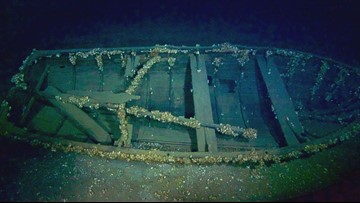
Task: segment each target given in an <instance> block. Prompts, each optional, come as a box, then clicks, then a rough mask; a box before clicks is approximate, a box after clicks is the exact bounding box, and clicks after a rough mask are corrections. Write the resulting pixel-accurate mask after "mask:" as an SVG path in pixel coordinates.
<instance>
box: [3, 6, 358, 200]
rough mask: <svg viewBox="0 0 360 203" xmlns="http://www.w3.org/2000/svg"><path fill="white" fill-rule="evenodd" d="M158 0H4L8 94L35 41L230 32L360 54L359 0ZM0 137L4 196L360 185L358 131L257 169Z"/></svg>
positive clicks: (101, 196)
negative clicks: (124, 0) (133, 158)
mask: <svg viewBox="0 0 360 203" xmlns="http://www.w3.org/2000/svg"><path fill="white" fill-rule="evenodd" d="M151 2H152V3H145V2H144V1H138V2H137V3H134V4H129V5H127V4H117V5H116V6H114V5H113V3H114V2H112V1H110V2H106V3H104V4H102V5H99V6H96V5H95V3H94V2H93V1H90V3H88V2H87V4H85V1H80V2H78V3H76V4H75V5H67V4H63V3H62V4H58V2H50V3H44V2H43V1H32V2H31V3H29V2H27V1H1V2H0V11H1V12H0V17H1V18H0V19H1V21H0V25H1V27H2V28H1V30H2V32H1V34H0V44H1V48H0V58H1V61H0V78H1V81H2V82H1V85H0V92H1V94H0V99H3V98H4V97H5V95H6V90H7V89H8V88H9V87H10V86H11V83H10V78H11V76H12V75H13V74H15V73H16V72H17V71H18V67H19V66H20V65H21V61H22V60H23V59H24V58H25V57H26V56H27V55H28V54H29V53H30V51H31V49H33V48H37V49H61V48H94V47H123V46H144V45H155V44H175V45H183V44H184V45H195V44H201V45H211V44H214V43H222V42H231V43H238V44H248V45H266V46H267V45H269V46H278V47H283V48H295V49H299V50H304V51H309V52H315V53H320V54H323V55H326V56H331V57H335V58H336V59H339V60H341V61H344V62H347V63H351V64H359V58H360V57H359V52H358V51H357V46H356V45H357V44H359V43H356V42H357V40H358V37H357V36H359V31H358V29H359V24H358V22H355V19H356V18H355V17H356V16H357V13H358V12H356V9H357V8H360V7H359V6H356V4H358V3H357V2H352V3H350V4H348V5H347V4H341V6H340V7H339V4H340V2H338V3H334V5H331V4H328V3H327V2H325V4H328V5H324V3H321V2H320V3H314V4H312V3H309V2H305V3H304V2H301V3H296V4H301V6H300V8H299V9H298V10H293V12H292V9H294V7H295V6H291V5H285V6H284V7H282V6H283V5H282V3H284V2H282V1H274V2H273V1H271V2H263V3H264V4H258V3H249V2H241V3H235V4H234V3H230V1H229V2H225V3H221V4H220V3H218V2H217V3H214V4H211V3H208V2H206V3H204V2H202V1H200V2H202V3H199V2H196V3H194V2H193V1H185V2H178V3H176V4H173V3H163V2H159V1H151ZM47 4H48V5H47ZM222 4H229V6H228V7H222V6H221V5H222ZM285 4H289V3H285ZM286 6H287V7H286ZM298 6H299V5H298ZM306 6H310V7H309V8H305V7H306ZM80 7H81V8H82V12H83V13H81V12H80V13H79V8H80ZM304 9H306V10H307V13H306V14H303V11H304ZM99 11H101V13H99ZM0 146H1V147H0V163H1V164H0V165H1V167H0V174H1V177H0V185H1V186H0V197H1V198H0V200H1V201H8V200H9V201H87V200H88V201H90V200H94V201H104V200H105V201H106V200H108V201H137V200H139V201H155V200H160V201H241V200H278V199H288V198H290V197H291V198H293V197H294V196H298V195H302V194H305V193H309V192H312V191H317V190H320V192H318V193H316V194H315V195H310V196H305V197H303V198H298V199H294V200H304V199H305V200H333V199H335V200H358V199H356V197H357V194H356V192H355V191H359V189H360V188H359V181H358V180H359V176H360V175H359V173H358V172H357V171H359V167H360V166H359V164H358V163H359V157H360V156H359V155H360V154H359V150H358V149H359V140H358V138H356V139H355V140H352V141H351V142H346V143H343V144H342V145H340V146H339V147H336V148H333V149H330V150H328V151H326V152H322V153H319V154H317V155H316V156H313V157H310V158H306V159H304V160H296V161H292V162H289V163H287V164H279V165H273V166H271V167H264V168H255V169H253V168H250V167H249V168H247V167H245V168H243V167H233V166H224V165H220V166H219V165H215V166H197V165H194V166H189V165H185V166H184V165H171V164H146V163H143V162H133V163H132V162H126V161H120V160H106V159H100V158H98V157H89V156H87V155H81V154H73V153H69V154H67V153H62V152H52V151H49V150H44V149H38V148H33V147H31V146H29V145H28V144H24V143H21V142H15V141H11V140H8V139H5V138H1V139H0ZM349 175H351V176H352V177H354V178H353V179H352V178H348V176H349ZM329 185H330V186H331V187H328V186H329ZM319 195H320V196H319ZM321 195H322V196H321Z"/></svg>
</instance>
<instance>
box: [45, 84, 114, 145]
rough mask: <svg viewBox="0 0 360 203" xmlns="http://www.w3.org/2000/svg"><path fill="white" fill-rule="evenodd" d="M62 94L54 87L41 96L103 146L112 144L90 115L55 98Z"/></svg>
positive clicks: (107, 135)
mask: <svg viewBox="0 0 360 203" xmlns="http://www.w3.org/2000/svg"><path fill="white" fill-rule="evenodd" d="M59 93H60V92H59V91H58V90H57V89H56V88H53V87H48V88H47V89H46V90H45V91H43V92H41V93H40V94H41V95H42V96H44V97H45V98H47V100H48V101H49V102H50V103H51V104H53V105H54V106H55V107H56V108H57V109H59V110H60V112H61V113H63V114H65V115H66V116H67V117H68V119H69V120H71V121H72V122H73V123H74V124H75V125H76V126H78V127H80V128H81V129H82V130H84V132H86V134H87V135H88V136H89V137H90V138H92V139H93V140H95V141H97V142H99V143H102V144H111V143H112V139H111V137H110V135H109V133H107V132H106V131H105V130H104V129H103V128H102V127H101V126H100V125H99V124H97V123H96V122H95V121H94V120H93V119H92V118H91V117H90V116H89V115H87V114H86V113H85V112H83V111H82V110H81V109H79V108H78V107H76V106H75V105H73V104H69V103H63V102H60V101H58V100H56V99H55V98H54V96H55V95H58V94H59Z"/></svg>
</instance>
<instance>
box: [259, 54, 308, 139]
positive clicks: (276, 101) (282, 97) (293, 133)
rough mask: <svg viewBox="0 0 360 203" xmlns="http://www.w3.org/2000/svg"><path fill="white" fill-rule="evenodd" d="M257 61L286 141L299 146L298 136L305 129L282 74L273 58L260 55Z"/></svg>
mask: <svg viewBox="0 0 360 203" xmlns="http://www.w3.org/2000/svg"><path fill="white" fill-rule="evenodd" d="M256 60H257V63H258V67H259V69H260V72H261V75H262V78H263V79H264V82H265V85H266V88H267V91H268V94H269V97H270V100H271V103H272V108H273V109H272V110H273V111H274V113H275V115H276V117H277V120H278V122H279V124H280V127H281V130H282V132H283V134H284V136H285V140H286V142H287V144H288V145H297V144H299V141H298V139H297V136H301V134H302V133H303V132H304V129H303V127H302V125H301V123H300V121H299V117H298V115H297V114H296V112H295V108H294V105H293V103H292V101H291V99H290V96H289V93H288V92H287V90H286V87H285V84H284V82H283V80H282V79H281V76H280V73H279V71H278V69H277V67H276V65H275V63H274V61H273V60H272V58H271V57H269V58H267V59H266V58H265V57H264V56H262V55H258V56H256Z"/></svg>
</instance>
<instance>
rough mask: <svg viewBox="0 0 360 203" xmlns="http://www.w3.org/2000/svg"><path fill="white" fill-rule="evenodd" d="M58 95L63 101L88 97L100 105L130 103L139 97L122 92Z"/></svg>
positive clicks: (71, 92)
mask: <svg viewBox="0 0 360 203" xmlns="http://www.w3.org/2000/svg"><path fill="white" fill-rule="evenodd" d="M58 95H59V96H61V97H62V98H64V99H65V98H68V97H71V96H79V97H84V96H88V97H89V98H90V99H92V100H94V101H96V102H98V103H99V104H102V105H104V104H107V103H112V104H122V103H125V102H128V101H131V100H138V99H140V96H138V95H130V94H127V93H123V92H121V93H113V92H112V91H103V92H98V91H80V90H74V91H68V92H67V93H66V94H65V93H59V94H58Z"/></svg>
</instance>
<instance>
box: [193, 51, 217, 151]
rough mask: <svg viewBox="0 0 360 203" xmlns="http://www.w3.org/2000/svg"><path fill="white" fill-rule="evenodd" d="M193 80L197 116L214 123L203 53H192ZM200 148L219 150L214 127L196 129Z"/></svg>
mask: <svg viewBox="0 0 360 203" xmlns="http://www.w3.org/2000/svg"><path fill="white" fill-rule="evenodd" d="M190 68H191V80H192V88H193V98H194V109H195V118H196V119H197V120H199V121H200V122H205V123H214V121H213V115H212V108H211V100H210V93H209V86H208V83H207V81H208V79H207V72H206V66H205V60H204V57H203V56H202V55H197V56H194V55H190ZM196 136H197V143H198V150H199V151H205V149H206V146H205V144H206V145H207V148H208V150H209V152H216V151H217V140H216V134H215V130H214V129H208V128H204V127H201V128H199V129H196Z"/></svg>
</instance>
